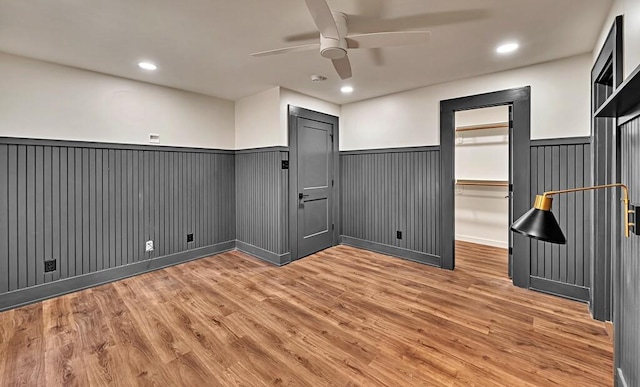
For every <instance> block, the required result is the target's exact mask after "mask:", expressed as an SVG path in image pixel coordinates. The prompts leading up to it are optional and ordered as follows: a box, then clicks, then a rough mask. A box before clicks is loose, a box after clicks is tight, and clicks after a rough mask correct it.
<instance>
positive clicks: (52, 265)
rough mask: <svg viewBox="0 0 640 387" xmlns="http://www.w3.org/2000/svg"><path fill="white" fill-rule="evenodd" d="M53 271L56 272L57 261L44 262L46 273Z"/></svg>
mask: <svg viewBox="0 0 640 387" xmlns="http://www.w3.org/2000/svg"><path fill="white" fill-rule="evenodd" d="M52 271H56V260H55V259H50V260H48V261H44V272H45V273H49V272H52Z"/></svg>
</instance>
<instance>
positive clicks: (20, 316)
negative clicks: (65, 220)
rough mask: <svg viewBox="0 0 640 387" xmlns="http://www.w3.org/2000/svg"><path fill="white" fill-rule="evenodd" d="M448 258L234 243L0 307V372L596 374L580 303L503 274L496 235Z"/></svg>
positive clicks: (85, 379)
mask: <svg viewBox="0 0 640 387" xmlns="http://www.w3.org/2000/svg"><path fill="white" fill-rule="evenodd" d="M457 264H458V269H456V270H455V271H453V272H449V271H444V270H439V269H435V268H431V267H428V266H424V265H420V264H415V263H411V262H407V261H403V260H400V259H396V258H391V257H387V256H384V255H379V254H375V253H370V252H366V251H362V250H358V249H355V248H351V247H346V246H339V247H335V248H332V249H329V250H326V251H324V252H322V253H319V254H315V255H313V256H310V257H308V258H305V259H303V260H301V261H298V262H296V263H293V264H290V265H288V266H286V267H282V268H275V267H272V266H270V265H268V264H265V263H263V262H261V261H259V260H256V259H254V258H251V257H248V256H246V255H244V254H242V253H239V252H230V253H225V254H221V255H217V256H213V257H210V258H206V259H202V260H198V261H194V262H191V263H187V264H183V265H180V266H175V267H171V268H168V269H165V270H161V271H157V272H153V273H149V274H145V275H141V276H138V277H135V278H130V279H127V280H123V281H119V282H116V283H112V284H108V285H104V286H100V287H96V288H93V289H89V290H85V291H82V292H78V293H74V294H70V295H67V296H63V297H59V298H56V299H52V300H48V301H45V302H40V303H37V304H33V305H30V306H27V307H23V308H20V309H15V310H11V311H8V312H4V313H1V314H0V386H13V385H19V384H21V385H27V386H56V385H80V386H86V385H97V386H99V385H107V384H112V385H138V384H139V385H151V384H155V385H159V386H169V385H183V386H205V385H210V386H215V385H245V386H261V385H291V386H305V385H309V386H323V385H342V386H343V385H362V386H374V385H388V386H419V385H427V386H440V385H442V386H450V385H465V386H467V385H478V386H501V385H504V386H546V385H562V386H609V385H612V377H611V375H612V372H613V371H612V344H611V339H610V337H609V336H608V335H607V332H606V329H605V326H604V324H602V323H599V322H596V321H594V320H592V319H591V318H590V317H589V314H588V312H587V306H586V305H584V304H580V303H576V302H572V301H567V300H563V299H560V298H556V297H552V296H548V295H544V294H541V293H536V292H532V291H526V290H523V289H518V288H515V287H513V286H512V285H511V283H510V281H509V280H508V279H507V278H506V256H505V254H504V251H503V250H500V249H493V248H487V247H482V246H479V245H471V244H467V243H460V244H459V245H458V259H457Z"/></svg>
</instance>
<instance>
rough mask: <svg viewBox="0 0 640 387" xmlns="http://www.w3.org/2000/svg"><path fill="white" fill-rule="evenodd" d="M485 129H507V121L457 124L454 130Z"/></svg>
mask: <svg viewBox="0 0 640 387" xmlns="http://www.w3.org/2000/svg"><path fill="white" fill-rule="evenodd" d="M486 129H509V123H508V122H496V123H493V124H484V125H470V126H459V127H457V128H456V132H469V131H472V130H486Z"/></svg>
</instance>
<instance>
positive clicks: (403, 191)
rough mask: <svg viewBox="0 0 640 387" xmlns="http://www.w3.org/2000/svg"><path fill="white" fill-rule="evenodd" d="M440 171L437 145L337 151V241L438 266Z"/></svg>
mask: <svg viewBox="0 0 640 387" xmlns="http://www.w3.org/2000/svg"><path fill="white" fill-rule="evenodd" d="M439 171H440V154H439V148H438V147H424V148H403V149H380V150H366V151H352V152H341V153H340V181H341V184H342V189H341V206H342V208H341V217H342V221H341V223H342V226H341V227H342V229H341V242H342V243H344V244H349V245H353V246H356V247H361V248H365V249H370V250H376V251H380V252H383V253H386V254H392V255H396V256H399V257H402V258H406V259H411V260H415V261H419V262H423V263H427V264H432V265H437V266H439V265H440V227H439V223H440V172H439ZM398 231H400V232H402V239H398V238H397V232H398Z"/></svg>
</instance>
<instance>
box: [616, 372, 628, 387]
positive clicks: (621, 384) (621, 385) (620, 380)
mask: <svg viewBox="0 0 640 387" xmlns="http://www.w3.org/2000/svg"><path fill="white" fill-rule="evenodd" d="M615 385H616V386H617V387H627V386H628V384H627V380H626V379H625V378H624V373H623V372H622V370H621V369H620V368H616V384H615Z"/></svg>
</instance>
